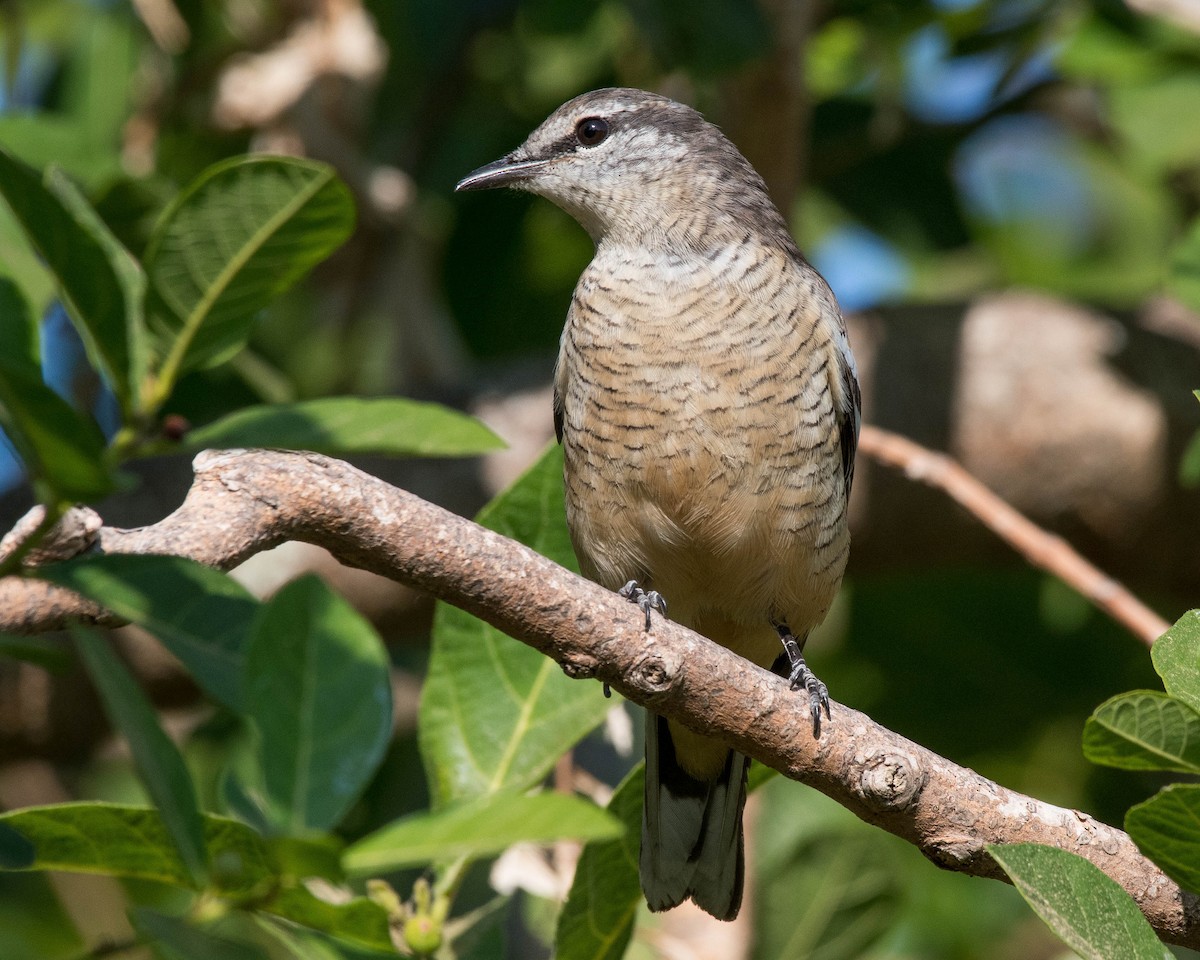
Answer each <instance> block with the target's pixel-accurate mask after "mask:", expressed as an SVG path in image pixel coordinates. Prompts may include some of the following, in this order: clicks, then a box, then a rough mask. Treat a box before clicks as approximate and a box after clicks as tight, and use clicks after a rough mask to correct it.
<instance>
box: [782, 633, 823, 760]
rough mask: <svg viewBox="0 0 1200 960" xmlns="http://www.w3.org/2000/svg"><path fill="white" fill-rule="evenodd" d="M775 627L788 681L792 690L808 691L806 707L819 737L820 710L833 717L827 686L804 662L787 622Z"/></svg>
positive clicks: (814, 730)
mask: <svg viewBox="0 0 1200 960" xmlns="http://www.w3.org/2000/svg"><path fill="white" fill-rule="evenodd" d="M775 629H776V630H777V631H778V632H779V639H780V640H781V641H783V652H784V653H785V654H786V655H787V658H788V664H789V670H788V675H787V676H788V683H789V684H790V685H791V688H792V689H793V690H799V689H800V688H801V687H803V688H804V689H805V690H806V691H807V692H808V708H809V710H810V711H811V712H812V722H813V736H814V737H819V736H820V735H821V710H822V709H824V711H825V717H826V719H828V720H832V719H833V717H832V715H831V714H830V712H829V688H828V687H826V686H825V684H823V683H822V682H821V681H820V680H818V679H817V675H816V674H815V673H813V672H812V671H811V670H810V669H809V668H808V664H807V663H805V662H804V654H803V653H802V652H801V651H800V642H799V641H798V640H797V639H796V637H795V636H794V635H793V634H792V631H791V630H790V629H788V626H787V624H778V625H776V627H775Z"/></svg>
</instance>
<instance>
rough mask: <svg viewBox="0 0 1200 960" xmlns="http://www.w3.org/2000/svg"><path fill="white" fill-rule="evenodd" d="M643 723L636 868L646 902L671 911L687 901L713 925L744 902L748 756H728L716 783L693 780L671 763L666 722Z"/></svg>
mask: <svg viewBox="0 0 1200 960" xmlns="http://www.w3.org/2000/svg"><path fill="white" fill-rule="evenodd" d="M647 721H648V722H647V724H646V801H645V807H644V809H643V812H642V855H641V870H640V872H641V877H642V891H643V892H644V893H645V895H646V902H647V903H648V904H649V905H650V909H651V910H669V909H670V908H671V907H674V906H677V905H679V904H680V903H682V902H683V901H684V900H686V899H688V898H689V897H690V898H691V899H692V900H694V901H695V902H696V905H697V906H698V907H700V908H701V909H702V910H705V911H707V912H708V913H711V914H712V915H713V916H714V917H716V918H717V919H718V920H732V919H733V918H734V917H736V916H737V913H738V910H739V908H740V907H741V905H742V885H743V882H744V875H745V855H744V852H743V845H744V844H743V839H742V808H743V807H744V806H745V804H746V771H747V769H748V767H749V765H750V761H749V758H748V757H745V756H743V755H742V754H740V753H737V752H736V751H730V753H729V759H728V760H726V761H725V768H724V769H723V770H722V771H721V774H720V776H718V777H717V779H716V780H714V781H712V782H711V783H706V782H704V781H702V780H696V779H695V778H693V777H690V776H688V774H687V773H685V772H684V771H683V769H682V768H681V767H680V766H679V763H678V761H677V760H676V759H675V746H674V744H673V743H672V741H671V734H670V732H669V731H668V729H667V721H666V720H665V719H663V718H662V717H660V716H657V715H656V714H653V713H651V714H648V715H647Z"/></svg>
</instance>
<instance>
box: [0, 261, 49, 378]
mask: <svg viewBox="0 0 1200 960" xmlns="http://www.w3.org/2000/svg"><path fill="white" fill-rule="evenodd" d="M40 357H41V349H40V346H39V336H38V325H37V322H36V321H35V320H34V319H33V313H32V312H31V311H30V309H29V304H27V303H26V302H25V295H24V294H23V293H21V288H20V287H18V286H17V285H16V284H15V283H13V281H12V280H10V279H9V278H8V277H4V276H0V364H4V365H6V366H15V367H16V368H17V369H20V370H30V371H32V370H40V369H41V359H40Z"/></svg>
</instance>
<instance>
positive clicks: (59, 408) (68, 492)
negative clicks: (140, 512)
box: [0, 363, 116, 502]
mask: <svg viewBox="0 0 1200 960" xmlns="http://www.w3.org/2000/svg"><path fill="white" fill-rule="evenodd" d="M0 427H3V428H4V429H5V431H7V433H8V437H9V439H10V440H11V441H12V443H13V446H15V447H16V448H17V453H19V454H20V455H21V458H22V459H23V460H24V461H25V466H26V467H27V468H28V469H29V471H30V473H32V474H33V476H34V479H35V482H38V481H40V482H41V483H42V484H44V485H45V486H46V487H48V488H49V490H50V491H52V492H53V495H54V496H55V497H56V498H58V499H62V500H69V501H73V502H84V501H90V500H99V499H100V498H101V497H103V496H105V495H106V494H108V493H110V492H112V490H113V488H114V486H115V484H116V481H115V478H114V476H113V474H112V471H111V470H109V468H108V466H107V464H106V462H105V454H104V446H105V444H104V436H103V435H102V434H101V433H100V428H99V427H97V426H96V423H95V421H93V420H92V419H91V418H90V417H85V416H83V415H82V414H80V413H78V412H76V410H75V409H74V408H73V407H72V406H71V405H70V404H69V403H67V401H66V400H64V399H63V398H62V397H60V396H59V395H58V394H57V393H55V392H54V391H53V390H51V389H50V388H49V387H48V386H46V384H45V383H44V382H43V381H42V376H41V374H40V373H39V372H37V371H36V370H21V369H17V367H16V365H15V364H12V365H9V364H7V363H0ZM39 495H40V494H39Z"/></svg>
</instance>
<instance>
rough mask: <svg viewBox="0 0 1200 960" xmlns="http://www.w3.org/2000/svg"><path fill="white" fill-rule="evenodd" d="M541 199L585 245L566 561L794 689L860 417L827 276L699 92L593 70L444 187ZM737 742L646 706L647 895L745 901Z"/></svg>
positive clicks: (721, 907)
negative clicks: (511, 142) (508, 146)
mask: <svg viewBox="0 0 1200 960" xmlns="http://www.w3.org/2000/svg"><path fill="white" fill-rule="evenodd" d="M492 187H512V188H515V189H517V190H523V191H528V192H530V193H533V194H536V195H538V196H541V197H543V198H545V199H548V200H550V201H551V202H553V203H555V204H557V205H558V206H559V207H561V208H562V209H563V210H565V211H566V212H567V213H568V214H570V215H571V216H572V217H573V218H574V219H575V220H576V221H578V223H579V224H580V225H581V226H582V227H583V228H584V229H585V230H586V231H587V232H588V234H589V235H590V236H591V238H592V241H593V242H594V245H595V251H594V255H593V257H592V260H591V262H590V263H589V265H588V266H587V267H586V268H585V269H584V271H583V273H582V274H581V276H580V278H579V281H578V283H577V285H576V287H575V290H574V293H573V295H572V297H571V302H570V306H569V308H568V311H567V318H566V323H565V326H564V328H563V334H562V339H561V345H560V350H559V355H558V361H557V364H556V367H555V373H554V394H553V416H554V426H555V432H556V434H557V436H558V440H559V442H560V443H561V444H562V449H563V458H564V468H563V473H564V486H565V492H566V511H567V525H568V528H569V531H570V535H571V542H572V544H573V546H574V549H575V553H576V555H577V557H578V559H579V564H580V568H581V570H582V572H583V573H584V575H585V576H587V577H588V578H589V579H591V580H593V581H595V582H597V583H599V584H601V585H603V586H605V587H608V588H609V589H612V590H616V591H618V592H619V593H621V595H622V596H625V597H626V598H627V599H629V600H631V601H634V602H636V603H637V605H638V606H639V608H640V609H641V611H642V612H643V613H644V614H645V628H646V629H647V630H650V629H651V625H652V614H653V613H654V612H658V613H659V614H660V615H663V616H665V615H667V611H668V604H669V610H670V617H671V619H672V620H674V621H676V622H678V623H681V624H683V625H685V626H688V627H691V628H692V629H694V630H695V631H696V632H698V633H700V634H702V635H703V636H705V637H707V638H709V639H711V640H713V641H714V642H716V643H719V644H722V645H724V646H725V647H727V648H729V649H730V650H732V651H734V652H735V653H738V654H740V655H741V656H743V657H745V658H747V659H749V660H751V661H752V662H754V663H756V664H758V665H759V666H762V667H773V668H774V669H775V670H776V672H779V673H781V674H782V675H784V676H786V677H788V678H789V679H790V682H791V687H792V689H793V690H800V689H801V688H803V689H804V690H805V691H806V692H807V694H808V698H809V703H808V708H809V711H810V713H811V717H812V724H813V734H814V736H819V735H820V727H821V716H822V712H823V713H824V715H825V719H826V720H828V721H830V722H832V716H831V714H830V708H829V696H828V691H827V689H826V686H825V684H823V683H822V682H821V681H820V680H819V679H817V677H816V676H815V675H814V674H813V673H812V671H811V670H810V669H809V668H808V665H807V663H806V661H805V659H804V656H803V649H804V643H805V640H806V639H807V637H808V635H809V633H810V631H811V630H812V629H813V628H815V627H816V626H817V625H818V624H820V623H821V622H822V621H823V620H824V619H825V616H826V614H827V613H828V611H829V608H830V606H831V604H832V603H833V600H834V597H835V595H836V594H837V592H838V589H839V587H840V584H841V580H842V576H843V573H844V571H845V567H846V561H847V557H848V554H849V547H850V536H849V531H848V525H847V501H848V498H849V495H850V489H851V484H852V482H853V479H854V454H855V449H856V446H857V442H858V432H859V425H860V420H861V400H860V394H859V386H858V377H857V370H856V367H855V363H854V357H853V354H852V353H851V350H850V344H849V341H848V338H847V334H846V326H845V322H844V320H843V318H842V315H841V312H840V310H839V308H838V304H837V300H836V298H835V297H834V294H833V293H832V291H831V290H830V287H829V285H828V284H827V283H826V282H825V280H824V279H823V278H822V277H821V276H820V274H819V273H818V272H817V271H816V269H814V268H813V267H812V266H811V265H810V264H809V262H808V261H807V260H806V259H805V258H804V256H803V255H802V254H801V253H800V250H799V249H798V247H797V245H796V243H795V241H794V239H793V238H792V235H791V233H790V232H789V230H788V226H787V223H786V221H785V220H784V218H783V216H782V215H781V214H780V213H779V211H778V209H777V208H776V206H775V204H774V203H773V202H772V200H771V198H770V196H769V195H768V193H767V188H766V185H765V184H764V182H763V180H762V178H761V177H760V176H759V175H758V173H757V172H756V171H755V170H754V168H753V167H752V166H751V164H750V163H749V162H748V161H747V160H746V159H745V157H743V156H742V154H741V153H740V152H739V151H738V149H737V148H736V147H735V146H734V145H733V144H732V143H731V142H730V141H729V140H728V139H727V138H726V137H725V136H724V134H722V133H721V131H720V130H719V129H718V128H717V127H716V126H715V125H714V124H712V123H710V122H708V121H707V120H706V119H704V117H703V116H702V115H701V114H700V113H699V112H697V111H696V110H694V109H693V108H691V107H689V106H687V105H685V104H682V103H678V102H675V101H673V100H671V99H669V98H667V97H664V96H661V95H658V94H655V93H650V92H647V91H643V90H635V89H629V88H607V89H603V90H595V91H592V92H590V93H585V94H583V95H581V96H578V97H575V98H574V99H572V100H570V101H568V102H567V103H565V104H563V105H562V106H561V107H559V108H558V109H557V110H555V111H554V112H553V113H552V114H550V116H549V117H548V118H547V119H546V120H545V121H544V122H543V123H542V124H541V125H540V126H538V127H537V128H536V129H535V130H534V131H533V132H532V133H531V134H530V135H529V137H528V138H527V139H526V140H525V142H524V143H523V144H521V146H519V147H517V148H516V149H515V150H513V151H512V152H511V153H509V154H507V155H506V156H504V157H502V158H500V159H499V160H497V161H495V162H493V163H489V164H487V165H486V166H483V167H480V168H479V169H477V170H475V171H473V172H472V173H470V174H468V175H467V176H466V177H464V178H463V179H462V180H461V181H460V182H459V183H458V185H457V187H456V189H457V190H458V191H470V190H481V189H486V188H492ZM748 765H749V760H748V758H747V757H745V756H743V755H742V754H740V753H738V752H736V751H734V750H732V749H731V748H730V747H729V746H728V745H727V744H725V743H723V742H722V741H720V740H717V739H714V738H711V737H708V736H704V735H702V734H699V733H696V732H694V731H692V730H691V729H689V728H688V727H686V726H684V725H683V724H681V723H677V722H676V721H674V720H667V719H665V718H664V717H662V716H659V715H656V714H653V713H652V712H651V713H648V716H647V729H646V773H645V802H644V806H643V815H642V841H641V842H642V845H641V853H640V858H639V874H640V878H641V885H642V890H643V893H644V894H645V897H646V901H647V903H648V905H649V907H650V909H651V910H653V911H660V910H667V909H670V908H672V907H675V906H677V905H678V904H680V903H682V902H684V901H686V900H689V899H690V900H692V901H693V902H694V903H695V904H696V905H697V906H698V907H700V908H701V909H703V910H705V911H706V912H708V913H710V914H711V915H713V916H714V917H717V918H718V919H721V920H732V919H734V918H735V917H736V916H737V914H738V912H739V909H740V907H741V903H742V897H743V887H744V876H745V860H744V839H743V829H742V811H743V807H744V805H745V797H746V775H747V771H748Z"/></svg>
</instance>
